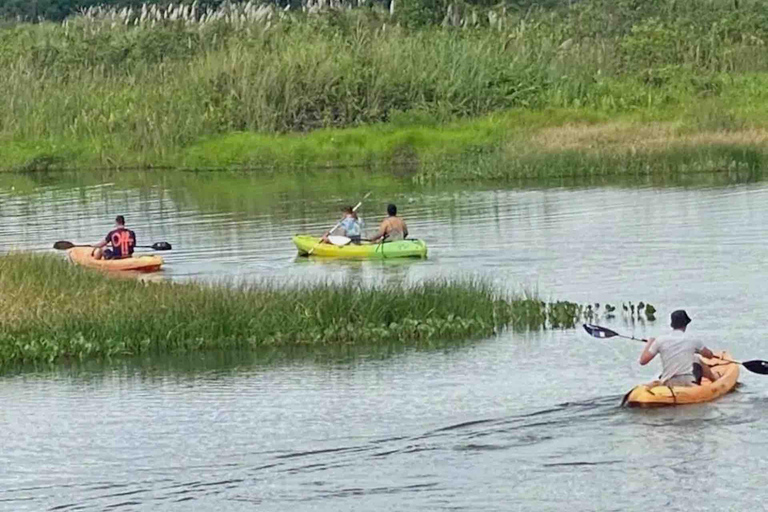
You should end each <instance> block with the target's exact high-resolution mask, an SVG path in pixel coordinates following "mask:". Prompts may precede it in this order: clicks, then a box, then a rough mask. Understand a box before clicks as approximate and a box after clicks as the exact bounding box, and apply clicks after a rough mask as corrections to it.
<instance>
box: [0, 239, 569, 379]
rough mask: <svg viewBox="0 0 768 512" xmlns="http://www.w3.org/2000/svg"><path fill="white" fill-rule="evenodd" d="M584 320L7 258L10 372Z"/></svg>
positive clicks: (558, 313) (519, 303)
mask: <svg viewBox="0 0 768 512" xmlns="http://www.w3.org/2000/svg"><path fill="white" fill-rule="evenodd" d="M583 313H584V310H583V309H582V308H581V307H580V306H578V305H576V304H572V303H567V302H558V303H553V304H545V303H543V302H540V301H538V300H536V299H533V298H529V297H504V296H501V295H500V294H499V293H498V292H497V291H496V290H494V289H492V288H491V287H489V286H487V285H485V284H483V283H478V282H472V281H434V282H429V283H425V284H420V285H414V286H411V287H405V288H404V287H399V286H382V287H377V288H373V289H368V288H361V287H358V286H354V285H351V284H348V285H332V284H325V285H305V286H295V287H285V286H284V285H280V286H278V285H277V284H275V285H269V284H260V285H252V286H239V287H234V288H233V287H226V286H209V285H201V284H194V283H190V284H174V283H169V282H161V283H142V282H138V281H135V280H131V279H115V278H110V277H107V276H105V275H103V274H100V273H97V272H90V271H86V270H83V269H80V268H78V267H74V266H71V265H70V264H68V263H67V262H65V261H64V260H62V259H61V258H60V257H56V256H53V255H29V254H11V255H5V256H0V367H2V366H8V365H11V364H14V363H24V362H54V361H58V360H70V359H77V360H81V359H89V358H108V357H117V356H128V355H141V354H159V353H181V352H193V351H205V350H214V349H239V350H242V349H258V348H259V347H264V346H286V347H291V346H297V345H308V346H312V345H329V344H331V345H344V344H386V343H411V344H413V345H416V346H418V345H422V344H427V345H428V344H429V343H430V342H433V341H435V342H437V341H445V340H463V339H469V338H479V337H485V336H491V335H493V334H494V333H495V332H497V331H498V330H499V329H502V328H505V327H511V328H517V329H539V328H545V327H567V326H572V325H573V324H574V322H576V321H577V320H578V319H579V318H580V317H581V316H582V314H583Z"/></svg>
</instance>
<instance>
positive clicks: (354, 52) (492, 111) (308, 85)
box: [0, 0, 768, 179]
mask: <svg viewBox="0 0 768 512" xmlns="http://www.w3.org/2000/svg"><path fill="white" fill-rule="evenodd" d="M569 4H571V5H570V6H569V7H568V8H565V7H563V8H557V9H552V10H549V9H544V8H541V9H531V10H527V11H525V12H517V11H513V10H509V12H505V13H500V12H497V11H496V10H493V9H491V10H490V11H487V12H476V13H474V14H472V13H471V12H469V11H466V12H464V13H463V14H462V16H463V18H462V20H460V21H461V23H460V26H461V27H462V28H456V27H449V26H448V27H436V26H429V27H424V28H420V29H414V28H411V27H410V26H409V24H408V23H407V20H400V19H399V18H397V17H394V18H392V17H390V16H389V14H388V13H383V12H379V11H377V10H375V9H373V10H370V9H352V10H343V11H332V12H321V13H316V14H311V15H310V14H307V13H293V12H283V11H280V10H278V9H275V8H274V7H269V6H258V5H256V4H253V3H248V4H236V5H228V6H227V7H226V8H222V10H220V11H210V10H205V9H197V8H193V7H191V6H182V5H180V4H174V5H171V6H169V7H164V8H160V7H151V8H150V7H144V8H142V7H139V8H134V9H132V10H123V9H106V10H104V9H101V10H99V9H93V10H90V11H88V12H87V13H86V14H85V15H84V16H80V17H74V18H71V19H68V20H66V21H65V22H64V23H62V24H53V23H40V24H34V25H33V24H18V25H11V26H9V27H7V28H3V29H0V69H2V70H3V72H2V73H0V91H3V101H0V168H2V169H5V170H8V169H17V170H41V169H53V168H62V167H106V168H129V167H140V168H149V167H174V168H222V167H262V168H263V167H267V168H281V169H282V168H291V169H296V168H306V167H327V166H372V167H375V166H379V165H389V164H391V163H392V162H398V163H406V164H408V165H409V166H410V168H411V169H412V170H413V171H414V172H415V173H419V172H420V174H419V177H418V178H417V179H423V178H424V176H425V174H424V172H421V171H426V172H427V173H428V174H430V175H431V176H433V177H434V176H435V173H434V172H432V169H433V168H434V166H435V165H437V163H436V162H441V161H445V160H448V161H451V160H457V161H464V160H466V155H467V154H473V153H477V152H482V153H484V154H489V153H494V152H495V153H497V156H498V157H504V156H505V154H506V153H509V148H512V149H513V151H512V152H513V153H514V152H516V151H517V149H516V148H523V149H525V150H528V152H529V153H532V152H533V151H538V152H540V153H542V154H543V155H544V158H549V156H547V155H553V154H554V155H555V156H554V157H553V158H555V159H556V160H557V159H560V158H561V157H566V158H567V154H568V153H569V152H573V151H576V152H582V151H586V152H587V153H589V154H590V155H591V154H593V153H595V151H594V150H595V147H593V143H597V144H598V146H599V147H598V149H599V151H609V149H610V148H607V147H606V143H605V137H604V136H607V135H608V134H609V132H610V131H611V130H614V129H616V130H618V131H619V132H622V133H620V134H619V135H618V136H613V135H610V137H614V138H616V137H618V140H616V141H615V144H614V146H615V148H614V149H616V151H614V153H621V152H622V151H624V150H625V149H628V148H630V147H631V146H634V147H635V150H638V151H651V150H653V151H655V150H656V149H655V148H658V147H661V146H663V150H664V151H670V150H671V149H674V150H675V151H677V150H678V149H679V148H680V147H681V146H691V145H699V146H703V145H707V144H717V145H719V146H723V145H731V146H734V147H744V146H745V145H748V146H750V147H752V148H753V149H756V150H758V151H762V150H763V149H762V147H763V146H764V141H763V139H762V136H760V137H754V135H755V134H756V133H758V132H760V130H763V129H765V128H766V127H767V126H768V124H767V123H766V121H765V119H768V116H766V114H768V93H766V90H768V75H767V74H766V73H768V53H766V52H765V51H763V50H762V48H763V45H764V41H766V40H768V29H767V28H766V27H768V14H766V11H765V9H764V8H763V6H762V5H761V3H760V2H753V1H749V0H744V1H743V2H741V3H740V7H739V8H738V9H735V8H733V5H732V4H731V3H730V2H724V1H723V2H696V3H690V2H661V1H651V2H641V3H638V4H637V5H634V4H633V5H632V6H630V5H629V4H626V5H625V4H624V3H616V2H610V1H607V0H584V1H582V2H575V3H569ZM596 124H597V125H602V126H598V127H597V128H595V127H594V125H596ZM660 127H664V128H663V129H664V130H666V131H664V133H659V132H658V130H659V129H660ZM670 127H673V128H670ZM558 129H559V130H560V131H559V132H558V131H557V130H558ZM635 129H637V130H638V131H637V133H633V132H634V131H635ZM569 130H570V134H566V131H569ZM580 130H582V131H584V132H590V131H591V132H590V133H585V134H582V135H583V136H582V135H578V136H577V133H576V132H578V131H580ZM596 132H601V133H602V136H603V138H600V139H595V137H596V136H597V133H596ZM723 133H727V134H728V135H727V137H726V136H724V135H723ZM696 134H702V136H701V137H698V138H696V137H695V135H696ZM739 134H740V135H739ZM556 135H557V136H556ZM547 137H549V139H548V140H549V142H547V141H546V139H547ZM558 137H560V138H558ZM686 137H687V138H686ZM660 138H661V139H664V140H661V139H660ZM559 140H563V141H564V142H565V144H566V145H565V146H564V147H559V146H557V142H558V141H559ZM651 146H654V147H653V148H651ZM670 148H671V149H670ZM559 153H565V155H558V154H559ZM613 156H615V154H614V155H613ZM718 165H719V164H718ZM673 167H674V165H668V166H667V168H668V169H672V168H673ZM689 167H690V166H689ZM696 167H700V168H704V167H707V163H706V162H704V161H702V162H700V163H699V164H697V165H696ZM680 169H681V170H682V168H680ZM449 174H450V175H452V176H457V175H456V174H455V173H446V174H445V177H446V179H447V177H448V175H449ZM466 174H470V173H466ZM475 174H477V177H478V178H480V177H482V173H480V172H476V173H475ZM513 174H514V173H509V176H512V175H513ZM524 174H525V173H524ZM528 174H530V173H528ZM550 174H552V173H550Z"/></svg>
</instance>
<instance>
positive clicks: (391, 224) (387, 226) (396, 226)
mask: <svg viewBox="0 0 768 512" xmlns="http://www.w3.org/2000/svg"><path fill="white" fill-rule="evenodd" d="M387 214H388V215H389V216H388V217H387V218H386V219H384V220H383V221H381V224H379V232H378V233H377V234H376V236H374V237H373V238H372V239H371V241H376V240H378V239H379V238H384V239H386V240H388V241H394V240H403V239H405V238H408V226H407V225H406V224H405V221H404V220H403V219H401V218H400V217H398V216H397V206H395V205H394V204H390V205H388V206H387Z"/></svg>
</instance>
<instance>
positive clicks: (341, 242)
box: [328, 235, 352, 247]
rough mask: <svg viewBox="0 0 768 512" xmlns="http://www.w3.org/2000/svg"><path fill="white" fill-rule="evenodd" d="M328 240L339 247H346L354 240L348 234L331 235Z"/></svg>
mask: <svg viewBox="0 0 768 512" xmlns="http://www.w3.org/2000/svg"><path fill="white" fill-rule="evenodd" d="M328 241H329V242H331V243H332V244H333V245H335V246H337V247H344V246H345V245H347V244H349V243H350V242H351V241H352V239H351V238H349V237H348V236H341V235H329V236H328Z"/></svg>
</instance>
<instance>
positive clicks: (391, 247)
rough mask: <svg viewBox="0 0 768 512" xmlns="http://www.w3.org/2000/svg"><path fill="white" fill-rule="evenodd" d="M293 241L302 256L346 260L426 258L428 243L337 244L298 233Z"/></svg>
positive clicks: (400, 241) (411, 240)
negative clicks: (322, 241) (321, 241)
mask: <svg viewBox="0 0 768 512" xmlns="http://www.w3.org/2000/svg"><path fill="white" fill-rule="evenodd" d="M293 243H294V244H296V248H297V249H299V255H300V256H308V255H309V254H310V252H311V253H312V256H321V257H325V258H339V259H346V260H381V259H390V258H426V257H427V244H425V243H424V242H423V241H421V240H413V239H409V240H399V241H396V242H384V243H379V242H375V243H371V242H365V241H364V242H362V243H360V244H348V245H344V246H341V247H339V246H337V245H333V244H327V243H320V238H318V237H316V236H312V235H296V236H294V237H293Z"/></svg>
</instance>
